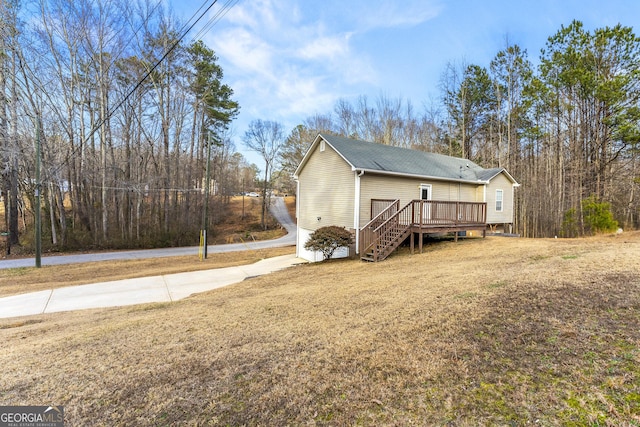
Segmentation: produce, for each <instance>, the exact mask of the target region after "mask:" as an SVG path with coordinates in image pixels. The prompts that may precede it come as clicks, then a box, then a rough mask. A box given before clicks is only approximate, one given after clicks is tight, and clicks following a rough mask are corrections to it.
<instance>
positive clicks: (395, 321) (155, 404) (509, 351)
mask: <svg viewBox="0 0 640 427" xmlns="http://www.w3.org/2000/svg"><path fill="white" fill-rule="evenodd" d="M639 255H640V233H624V234H622V235H618V236H603V237H598V238H590V239H567V240H564V239H540V240H533V239H509V238H499V237H490V238H487V239H468V240H462V241H460V242H458V243H454V242H449V241H444V242H439V243H432V244H429V245H428V246H427V247H426V250H425V253H423V254H419V255H418V254H416V255H409V254H408V252H407V251H406V249H402V250H401V251H400V252H399V253H396V254H394V255H393V256H391V257H390V258H389V259H387V260H385V261H383V262H380V263H376V264H369V263H364V262H360V261H357V260H342V261H332V262H328V263H316V264H309V265H300V266H297V267H293V268H291V269H288V270H285V271H281V272H277V273H274V274H270V275H267V276H261V277H257V278H253V279H250V280H247V281H244V282H242V283H239V284H236V285H232V286H229V287H226V288H222V289H218V290H216V291H212V292H208V293H204V294H199V295H195V296H192V297H190V298H187V299H185V300H181V301H178V302H175V303H166V304H148V305H140V306H133V307H124V308H111V309H100V310H87V311H81V312H71V313H58V314H50V315H41V316H33V317H29V318H21V319H5V320H2V321H0V339H1V340H2V342H3V351H2V352H0V365H1V366H2V367H3V374H2V376H1V377H0V390H2V392H1V394H0V405H27V404H38V405H48V404H56V405H64V407H65V417H66V420H67V423H68V425H73V426H75V425H83V426H84V425H107V426H114V425H117V426H120V425H122V426H130V425H141V426H147V425H148V426H151V425H162V426H164V425H233V426H236V425H252V426H253V425H255V426H257V425H278V426H282V425H330V426H334V425H376V426H377V425H394V426H395V425H403V426H404V425H455V426H467V425H474V426H475V425H526V424H531V425H546V426H548V425H594V426H595V425H603V426H604V425H616V426H624V425H627V426H633V425H640V328H639V327H638V325H640V256H639Z"/></svg>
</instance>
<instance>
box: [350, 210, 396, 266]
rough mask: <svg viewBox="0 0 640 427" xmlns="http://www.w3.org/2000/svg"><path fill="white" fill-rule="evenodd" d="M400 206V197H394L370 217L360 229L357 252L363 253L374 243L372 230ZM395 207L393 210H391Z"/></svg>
mask: <svg viewBox="0 0 640 427" xmlns="http://www.w3.org/2000/svg"><path fill="white" fill-rule="evenodd" d="M399 207H400V199H395V200H394V201H393V202H391V203H390V204H389V206H387V207H386V208H384V209H383V210H381V211H380V213H378V215H376V216H374V217H373V218H371V220H370V221H369V222H368V223H367V224H366V225H365V226H364V227H362V228H361V229H360V250H359V253H360V254H363V253H364V252H366V251H367V250H369V248H370V247H371V245H372V244H373V243H374V241H375V240H376V239H373V235H374V230H375V229H377V228H378V227H379V225H380V224H382V223H384V222H385V221H386V219H384V218H387V219H388V217H391V216H392V215H394V214H395V213H396V212H397V211H398V209H399ZM394 209H395V212H392V211H393V210H394Z"/></svg>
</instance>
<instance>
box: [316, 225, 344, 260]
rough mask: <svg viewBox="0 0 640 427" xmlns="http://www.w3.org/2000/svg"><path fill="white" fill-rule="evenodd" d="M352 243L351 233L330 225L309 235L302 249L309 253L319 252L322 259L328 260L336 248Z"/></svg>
mask: <svg viewBox="0 0 640 427" xmlns="http://www.w3.org/2000/svg"><path fill="white" fill-rule="evenodd" d="M352 243H353V236H352V235H351V232H350V231H349V230H347V229H346V228H344V227H338V226H336V225H330V226H327V227H321V228H318V229H317V230H316V231H314V232H313V233H311V235H310V236H309V240H307V243H305V244H304V248H305V249H308V250H311V251H320V252H322V255H323V256H324V259H325V260H327V259H330V258H331V257H332V256H333V253H334V252H335V250H336V249H338V248H343V247H346V246H349V245H351V244H352Z"/></svg>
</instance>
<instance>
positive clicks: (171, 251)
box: [0, 197, 297, 269]
mask: <svg viewBox="0 0 640 427" xmlns="http://www.w3.org/2000/svg"><path fill="white" fill-rule="evenodd" d="M269 210H270V212H271V214H272V215H273V216H274V218H275V219H276V220H277V221H278V222H279V223H280V224H281V225H282V226H283V227H284V228H285V229H286V230H287V234H286V235H285V236H283V237H281V238H279V239H274V240H261V241H255V242H254V241H251V242H245V243H230V244H227V245H209V246H207V252H208V253H210V254H211V253H222V252H236V251H242V250H252V249H265V248H278V247H283V246H292V245H295V244H296V232H297V229H296V224H295V222H294V221H293V219H292V218H291V215H289V211H288V210H287V207H286V205H285V203H284V199H283V198H282V197H275V198H273V199H272V203H271V207H270V208H269ZM182 255H194V256H198V247H197V246H191V247H182V248H163V249H144V250H136V251H117V252H99V253H93V254H75V255H57V256H56V255H53V256H45V257H42V265H61V264H80V263H84V262H96V261H109V260H122V259H145V258H161V257H171V256H182ZM35 264H36V262H35V258H20V259H9V260H0V269H2V268H20V267H34V266H35Z"/></svg>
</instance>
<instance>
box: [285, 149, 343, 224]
mask: <svg viewBox="0 0 640 427" xmlns="http://www.w3.org/2000/svg"><path fill="white" fill-rule="evenodd" d="M321 145H322V144H317V145H316V147H315V150H314V152H312V153H309V158H308V161H307V163H306V164H305V166H304V168H303V169H302V170H301V171H299V175H298V181H299V183H300V193H299V194H298V209H299V211H298V225H299V226H300V227H301V228H304V229H308V230H317V229H318V228H320V227H325V226H329V225H337V226H341V227H346V228H348V229H353V210H354V194H355V172H353V171H352V170H351V167H350V166H349V165H348V164H347V162H345V160H344V159H343V158H342V157H340V155H339V154H338V153H336V152H335V151H334V150H333V149H332V148H331V146H330V145H329V144H325V150H324V151H320V146H321ZM318 217H320V221H318Z"/></svg>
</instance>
